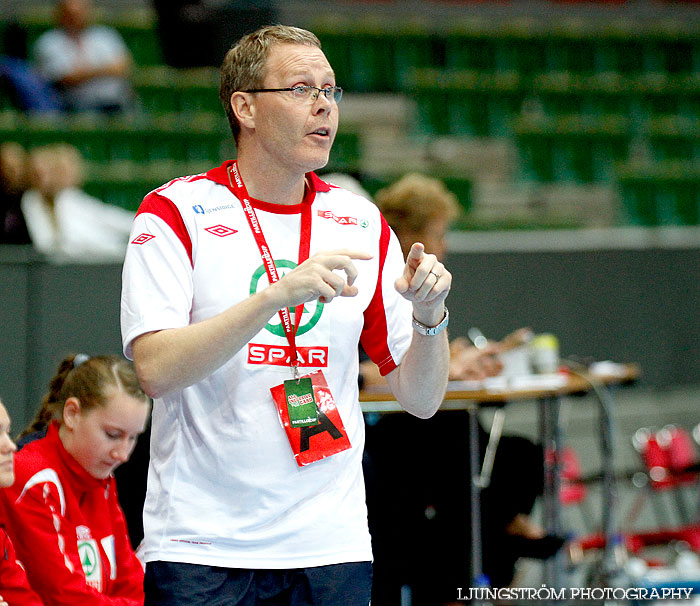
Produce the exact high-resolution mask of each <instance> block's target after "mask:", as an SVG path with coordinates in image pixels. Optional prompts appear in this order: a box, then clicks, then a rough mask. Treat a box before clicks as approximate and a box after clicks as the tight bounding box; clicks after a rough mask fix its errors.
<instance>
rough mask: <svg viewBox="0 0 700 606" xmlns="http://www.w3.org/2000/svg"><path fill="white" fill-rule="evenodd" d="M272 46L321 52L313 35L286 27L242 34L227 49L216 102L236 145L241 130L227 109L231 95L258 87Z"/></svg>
mask: <svg viewBox="0 0 700 606" xmlns="http://www.w3.org/2000/svg"><path fill="white" fill-rule="evenodd" d="M275 44H305V45H307V46H315V47H318V48H321V41H320V40H319V39H318V38H317V37H316V35H315V34H313V33H311V32H310V31H307V30H305V29H301V28H299V27H292V26H289V25H266V26H264V27H261V28H259V29H257V30H256V31H254V32H252V33H250V34H246V35H245V36H243V37H242V38H241V39H240V40H239V41H238V42H236V44H234V45H233V46H232V47H231V49H230V50H229V51H228V52H227V53H226V56H225V57H224V61H223V63H222V65H221V85H220V86H219V99H221V104H222V105H223V106H224V111H225V112H226V117H227V118H228V122H229V124H230V126H231V132H232V133H233V138H234V139H235V140H236V142H237V141H238V135H239V133H240V130H241V126H240V124H239V123H238V119H237V118H236V116H235V114H234V112H233V109H232V108H231V95H233V93H235V92H236V91H239V90H247V89H251V88H260V87H262V84H263V80H264V79H265V65H266V62H267V56H268V53H269V51H270V48H271V47H272V46H274V45H275Z"/></svg>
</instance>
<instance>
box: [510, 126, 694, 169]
mask: <svg viewBox="0 0 700 606" xmlns="http://www.w3.org/2000/svg"><path fill="white" fill-rule="evenodd" d="M513 129H514V133H515V135H514V138H515V141H516V143H517V145H518V149H519V151H520V156H521V165H522V171H523V174H522V177H524V178H525V179H527V180H534V181H540V182H550V181H574V182H581V183H592V182H596V183H605V182H609V181H611V180H615V178H616V176H617V174H616V172H615V165H616V164H617V163H620V162H625V161H627V160H630V159H631V160H637V161H643V162H646V163H647V164H649V163H659V162H668V161H686V162H693V161H697V159H698V158H700V119H698V120H691V119H687V118H684V117H682V116H664V117H659V118H655V119H651V120H648V121H646V122H643V123H638V122H636V121H635V120H634V119H633V118H631V117H629V116H626V115H620V114H610V115H605V116H600V117H596V116H590V115H581V114H572V115H567V116H560V117H548V116H544V115H537V114H534V115H523V116H520V117H518V118H517V119H516V120H515V122H514V125H513Z"/></svg>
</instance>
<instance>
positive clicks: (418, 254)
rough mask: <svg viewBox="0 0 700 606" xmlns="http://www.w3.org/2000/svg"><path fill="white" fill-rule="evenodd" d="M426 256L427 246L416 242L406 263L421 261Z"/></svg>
mask: <svg viewBox="0 0 700 606" xmlns="http://www.w3.org/2000/svg"><path fill="white" fill-rule="evenodd" d="M424 254H425V246H423V244H422V243H421V242H414V243H413V245H412V246H411V250H409V251H408V256H407V257H406V261H411V260H412V261H421V260H422V259H423V255H424Z"/></svg>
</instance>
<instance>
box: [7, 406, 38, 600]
mask: <svg viewBox="0 0 700 606" xmlns="http://www.w3.org/2000/svg"><path fill="white" fill-rule="evenodd" d="M16 450H17V446H15V443H14V442H13V441H12V438H10V417H9V415H8V414H7V410H6V409H5V406H4V405H3V403H2V402H0V489H4V488H7V487H9V486H12V485H13V484H14V482H15V462H14V456H15V451H16ZM0 554H3V555H4V557H3V558H0V594H2V595H0V606H8V604H9V606H42V603H41V600H40V599H39V596H38V595H36V593H35V592H34V591H33V590H32V589H31V587H29V581H28V580H27V575H26V573H25V572H24V568H22V566H21V565H20V564H19V562H17V558H16V556H15V549H14V547H13V545H12V541H11V540H10V537H8V536H7V533H6V532H5V525H4V519H3V518H2V517H0Z"/></svg>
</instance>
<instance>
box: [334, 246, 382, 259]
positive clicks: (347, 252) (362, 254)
mask: <svg viewBox="0 0 700 606" xmlns="http://www.w3.org/2000/svg"><path fill="white" fill-rule="evenodd" d="M327 254H329V255H344V256H346V257H350V258H351V259H358V260H360V261H369V260H370V259H371V258H372V257H373V256H374V255H371V254H370V253H368V252H366V251H364V250H351V249H349V248H341V249H340V250H330V251H328V253H327Z"/></svg>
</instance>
